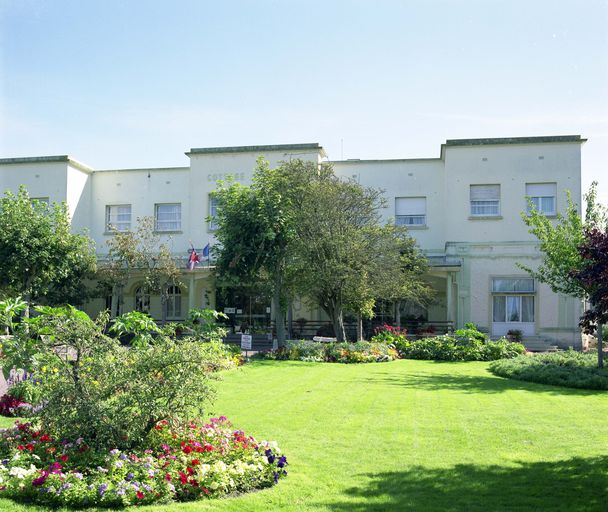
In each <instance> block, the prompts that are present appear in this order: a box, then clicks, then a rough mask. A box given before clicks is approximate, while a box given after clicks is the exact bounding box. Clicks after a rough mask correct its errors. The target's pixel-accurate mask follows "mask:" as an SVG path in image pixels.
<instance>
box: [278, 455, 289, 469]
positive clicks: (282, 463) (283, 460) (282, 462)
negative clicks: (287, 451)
mask: <svg viewBox="0 0 608 512" xmlns="http://www.w3.org/2000/svg"><path fill="white" fill-rule="evenodd" d="M285 464H287V457H285V455H283V456H282V457H279V463H278V464H277V466H279V467H280V468H284V467H285Z"/></svg>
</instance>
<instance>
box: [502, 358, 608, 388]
mask: <svg viewBox="0 0 608 512" xmlns="http://www.w3.org/2000/svg"><path fill="white" fill-rule="evenodd" d="M490 371H491V372H492V373H494V374H495V375H498V376H500V377H507V378H510V379H517V380H525V381H529V382H538V383H541V384H552V385H554V386H564V387H569V388H582V389H606V390H608V369H606V368H603V369H599V368H597V355H595V354H584V353H581V352H575V351H574V350H568V351H566V352H555V353H548V354H529V355H526V356H520V357H516V358H514V359H509V360H503V361H495V362H493V363H492V364H491V365H490Z"/></svg>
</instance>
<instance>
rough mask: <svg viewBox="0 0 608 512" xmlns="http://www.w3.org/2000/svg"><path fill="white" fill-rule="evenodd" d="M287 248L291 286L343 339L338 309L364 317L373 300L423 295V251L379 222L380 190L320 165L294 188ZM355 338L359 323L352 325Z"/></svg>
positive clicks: (403, 234) (401, 232)
mask: <svg viewBox="0 0 608 512" xmlns="http://www.w3.org/2000/svg"><path fill="white" fill-rule="evenodd" d="M300 197H301V199H300V205H299V208H298V209H297V222H296V228H295V231H296V234H297V238H296V241H297V242H296V245H295V247H294V251H293V252H294V256H295V271H294V281H295V284H296V290H297V291H298V292H299V293H301V294H302V295H304V296H305V297H308V298H309V300H311V301H312V302H314V303H316V304H317V305H319V306H320V307H321V308H322V309H323V310H324V311H325V312H326V313H327V315H328V316H329V317H330V318H331V320H332V323H333V326H334V332H335V335H336V337H337V339H338V341H343V340H345V339H346V333H345V330H344V311H348V310H350V311H353V312H354V313H356V314H357V315H358V317H359V326H361V317H362V316H371V314H372V309H373V306H374V303H375V300H376V299H378V298H389V299H396V298H400V299H405V298H419V299H420V300H422V299H423V296H426V295H427V294H428V293H429V290H428V286H426V285H424V283H423V282H422V281H421V279H420V277H421V274H422V273H423V272H424V270H425V269H426V263H425V261H424V257H423V256H422V254H420V252H419V251H418V250H416V249H415V244H414V242H413V241H412V240H411V239H410V238H409V237H408V235H407V230H406V229H404V228H401V227H398V226H394V225H392V224H389V225H381V223H380V221H381V209H382V208H383V206H384V197H383V193H382V191H380V190H377V189H373V188H365V187H362V186H361V185H359V184H358V183H355V182H354V181H345V180H343V179H340V178H339V177H337V176H336V175H335V174H334V173H333V170H332V168H331V166H326V167H325V168H324V169H323V170H322V172H318V173H316V178H315V179H313V180H310V181H309V182H308V183H307V186H306V187H305V188H302V189H301V191H300ZM358 331H359V332H358V337H359V338H360V337H361V327H359V329H358Z"/></svg>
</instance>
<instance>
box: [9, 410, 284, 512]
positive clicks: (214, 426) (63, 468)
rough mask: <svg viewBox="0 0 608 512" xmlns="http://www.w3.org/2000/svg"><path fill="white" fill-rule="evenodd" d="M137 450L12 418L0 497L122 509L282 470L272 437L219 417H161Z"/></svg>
mask: <svg viewBox="0 0 608 512" xmlns="http://www.w3.org/2000/svg"><path fill="white" fill-rule="evenodd" d="M142 446H146V447H147V449H142V450H137V451H120V450H118V449H113V450H109V451H107V452H100V451H94V450H93V449H91V448H89V446H88V445H87V442H86V441H85V440H84V439H83V438H79V439H76V440H74V441H73V442H66V441H63V442H60V441H58V440H56V439H53V438H52V437H50V436H49V435H48V434H45V433H43V432H40V431H38V430H36V429H35V428H34V427H33V426H32V425H31V424H29V423H19V422H17V423H16V424H15V426H14V427H13V428H10V429H3V430H1V431H0V456H1V457H2V459H3V460H2V462H1V463H0V497H5V498H12V499H14V500H17V501H28V502H35V503H40V504H45V505H51V506H70V507H83V506H102V507H122V506H126V505H134V504H150V503H154V502H170V501H172V500H176V501H187V500H195V499H206V498H215V497H218V496H226V495H230V494H234V493H240V492H247V491H250V490H253V489H260V488H264V487H270V486H272V485H274V484H276V483H277V482H278V480H279V479H280V478H282V477H284V476H286V475H287V471H286V469H285V467H286V466H287V460H286V458H285V457H284V456H282V455H281V452H280V450H279V448H278V446H277V444H276V443H275V442H266V441H262V442H261V443H258V442H257V441H256V440H255V439H254V438H253V437H251V436H247V435H246V434H245V433H244V432H242V431H240V430H234V429H233V428H232V425H231V423H230V422H229V421H228V420H227V419H226V418H225V417H223V416H221V417H219V418H212V419H211V420H210V422H209V423H206V424H203V423H202V422H187V423H179V422H172V423H169V422H167V421H161V422H159V423H157V424H156V425H155V427H154V428H153V429H152V431H151V433H150V434H149V435H148V437H147V439H146V441H145V443H144V444H143V445H142Z"/></svg>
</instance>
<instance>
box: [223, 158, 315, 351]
mask: <svg viewBox="0 0 608 512" xmlns="http://www.w3.org/2000/svg"><path fill="white" fill-rule="evenodd" d="M317 172H318V170H317V165H316V164H314V163H312V162H303V161H302V160H292V161H290V162H284V163H283V164H282V165H280V166H279V167H277V168H275V169H271V168H270V167H269V165H268V162H265V161H264V160H263V159H261V158H260V159H258V163H257V168H256V170H255V172H254V176H253V183H252V185H251V186H250V187H247V186H243V185H240V184H239V183H235V182H231V181H228V182H226V183H222V182H220V186H219V188H218V190H217V191H216V192H215V197H216V198H217V199H218V212H217V216H216V218H215V221H216V222H217V224H218V228H217V231H216V233H215V235H216V238H217V239H218V241H219V242H220V244H219V245H218V246H216V247H215V248H214V251H215V257H216V276H217V281H218V284H219V285H220V286H237V285H239V286H244V287H247V288H249V289H260V288H267V289H269V290H270V293H271V295H272V306H273V307H272V310H273V316H274V321H275V326H276V334H277V340H278V343H279V345H283V344H284V342H285V312H286V309H287V302H288V300H289V296H290V293H291V292H290V290H291V286H290V282H289V276H290V270H289V269H290V265H291V259H292V257H291V248H292V246H293V241H294V237H295V223H296V216H297V201H296V199H297V198H298V197H299V194H300V192H299V191H300V190H301V189H302V187H303V186H304V184H305V183H306V181H307V180H308V179H310V177H311V176H314V175H316V173H317Z"/></svg>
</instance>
